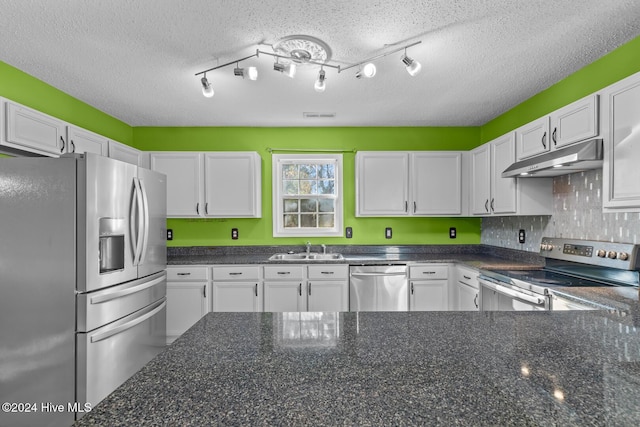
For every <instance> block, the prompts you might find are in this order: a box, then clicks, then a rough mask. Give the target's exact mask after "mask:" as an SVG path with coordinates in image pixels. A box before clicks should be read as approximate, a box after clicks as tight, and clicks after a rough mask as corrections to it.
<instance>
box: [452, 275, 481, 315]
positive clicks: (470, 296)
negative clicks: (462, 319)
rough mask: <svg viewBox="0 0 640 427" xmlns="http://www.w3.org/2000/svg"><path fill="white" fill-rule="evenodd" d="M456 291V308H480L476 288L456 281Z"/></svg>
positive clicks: (460, 309) (471, 309)
mask: <svg viewBox="0 0 640 427" xmlns="http://www.w3.org/2000/svg"><path fill="white" fill-rule="evenodd" d="M456 291H457V292H456V293H457V297H458V300H457V304H456V309H457V310H459V311H478V310H479V309H480V304H479V301H478V298H479V295H478V289H476V288H474V287H471V286H469V285H467V284H465V283H462V282H460V281H458V283H457V284H456Z"/></svg>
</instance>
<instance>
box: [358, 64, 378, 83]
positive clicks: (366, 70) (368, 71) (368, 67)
mask: <svg viewBox="0 0 640 427" xmlns="http://www.w3.org/2000/svg"><path fill="white" fill-rule="evenodd" d="M375 75H376V66H375V64H373V63H372V62H369V63H367V64H365V65H364V67H362V69H361V70H360V71H358V72H357V73H356V78H358V79H361V78H363V77H364V78H367V79H370V78H371V77H373V76H375Z"/></svg>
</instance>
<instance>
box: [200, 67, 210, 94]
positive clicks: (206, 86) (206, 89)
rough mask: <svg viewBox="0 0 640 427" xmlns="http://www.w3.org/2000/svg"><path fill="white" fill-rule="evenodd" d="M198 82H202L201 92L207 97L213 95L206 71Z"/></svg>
mask: <svg viewBox="0 0 640 427" xmlns="http://www.w3.org/2000/svg"><path fill="white" fill-rule="evenodd" d="M200 82H201V83H202V94H203V95H204V96H205V97H207V98H211V97H213V88H212V87H211V83H209V80H207V73H205V74H204V76H203V77H202V79H200Z"/></svg>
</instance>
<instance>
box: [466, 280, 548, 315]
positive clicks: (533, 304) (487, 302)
mask: <svg viewBox="0 0 640 427" xmlns="http://www.w3.org/2000/svg"><path fill="white" fill-rule="evenodd" d="M478 282H479V284H480V310H481V311H537V310H548V309H549V302H548V301H549V299H548V297H546V296H544V295H539V294H535V293H533V292H531V291H526V290H524V289H520V288H518V287H515V286H513V285H511V284H508V283H501V282H496V281H493V280H491V279H489V278H486V277H482V276H481V277H480V278H479V280H478Z"/></svg>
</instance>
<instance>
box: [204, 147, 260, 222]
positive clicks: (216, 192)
mask: <svg viewBox="0 0 640 427" xmlns="http://www.w3.org/2000/svg"><path fill="white" fill-rule="evenodd" d="M204 174H205V184H204V190H205V193H204V194H205V206H204V213H205V215H206V216H212V217H220V218H232V217H241V218H260V217H261V216H262V159H261V158H260V155H259V154H258V153H256V152H229V153H226V152H220V153H205V154H204Z"/></svg>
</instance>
